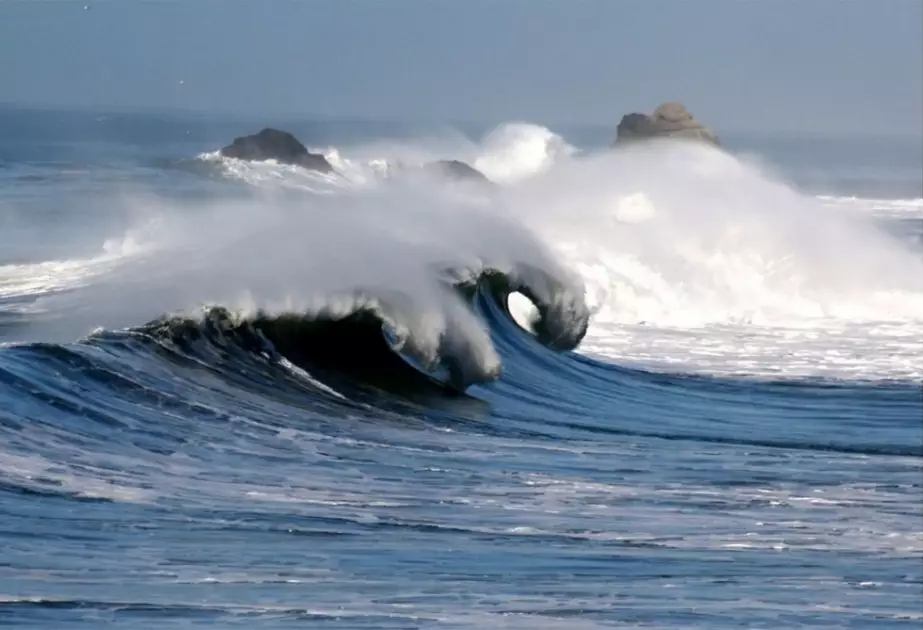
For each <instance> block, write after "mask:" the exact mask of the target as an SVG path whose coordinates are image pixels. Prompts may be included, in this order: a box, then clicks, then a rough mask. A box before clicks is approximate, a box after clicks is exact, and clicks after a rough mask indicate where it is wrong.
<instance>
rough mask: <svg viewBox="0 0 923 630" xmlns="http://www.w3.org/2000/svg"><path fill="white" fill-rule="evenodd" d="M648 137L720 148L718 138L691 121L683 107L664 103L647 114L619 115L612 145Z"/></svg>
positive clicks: (693, 119) (690, 116)
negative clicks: (672, 139)
mask: <svg viewBox="0 0 923 630" xmlns="http://www.w3.org/2000/svg"><path fill="white" fill-rule="evenodd" d="M652 138H676V139H680V140H695V141H699V142H706V143H708V144H712V145H715V146H721V143H720V142H719V140H718V137H717V136H716V135H715V134H714V133H713V132H712V131H711V130H710V129H708V128H707V127H705V126H704V125H703V124H702V123H700V122H699V121H697V120H696V119H695V118H693V117H692V114H690V113H689V110H688V109H686V108H685V106H683V105H682V104H681V103H676V102H670V103H664V104H663V105H661V106H660V107H658V108H657V109H655V110H654V113H653V114H650V115H648V114H639V113H632V114H627V115H626V116H623V117H622V120H621V122H619V126H618V135H617V137H616V139H615V143H616V144H623V143H625V142H635V141H638V140H649V139H652Z"/></svg>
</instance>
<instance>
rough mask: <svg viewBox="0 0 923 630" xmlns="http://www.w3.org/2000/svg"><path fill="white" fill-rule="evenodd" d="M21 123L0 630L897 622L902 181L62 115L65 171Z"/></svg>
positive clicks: (914, 377) (903, 553)
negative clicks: (272, 150)
mask: <svg viewBox="0 0 923 630" xmlns="http://www.w3.org/2000/svg"><path fill="white" fill-rule="evenodd" d="M43 116H47V114H44V115H43V114H36V113H28V112H26V113H23V112H13V113H11V112H5V111H2V110H0V122H3V123H4V124H5V125H7V126H9V127H10V128H12V129H15V133H16V134H18V135H16V136H15V138H16V139H17V140H16V142H17V144H16V146H21V147H28V151H24V152H23V153H21V154H20V153H17V152H15V151H14V152H12V153H9V154H8V153H2V154H0V158H2V162H0V181H2V182H3V184H4V186H3V187H0V190H2V191H4V192H0V212H2V215H0V216H2V217H3V220H4V222H5V223H4V226H5V228H8V229H4V231H3V233H2V234H3V236H0V239H2V248H0V344H2V345H0V506H2V507H0V514H2V516H0V524H2V527H0V545H2V548H3V549H4V555H3V561H2V562H0V616H2V617H3V618H4V619H7V620H9V621H10V622H11V623H13V624H14V625H36V626H54V627H65V626H70V625H74V624H80V623H84V624H94V625H96V624H99V623H100V620H104V622H105V623H106V624H109V625H112V626H115V627H126V628H127V627H197V626H202V627H215V626H219V627H225V626H231V625H240V624H244V625H248V626H256V627H267V628H285V627H293V626H295V625H303V624H304V623H305V622H308V623H311V624H313V626H315V627H322V628H347V627H348V628H408V627H415V628H443V627H454V628H494V627H502V628H530V629H531V628H596V627H627V626H637V627H689V628H739V627H743V626H748V627H749V626H759V627H781V626H785V627H789V626H798V627H811V626H822V625H830V624H833V625H836V626H842V627H871V626H874V625H875V624H885V623H886V624H888V625H889V626H892V625H893V626H895V627H908V628H910V627H916V626H918V625H919V621H920V614H919V610H920V606H921V604H923V601H921V599H920V584H921V583H923V572H921V569H920V567H921V566H923V564H921V562H920V560H921V559H923V536H921V533H920V530H919V509H918V506H919V501H920V500H921V499H923V484H921V482H920V473H921V470H923V425H921V423H920V419H921V418H923V389H921V386H920V379H921V377H923V246H921V245H923V238H921V237H923V205H921V204H923V202H921V200H920V199H918V198H916V197H911V198H908V197H907V186H906V185H905V184H906V182H903V183H902V186H901V187H900V189H899V190H896V191H895V193H894V196H893V197H887V196H883V195H882V194H880V193H881V191H882V190H885V191H886V190H887V182H886V181H881V182H878V183H877V184H876V186H875V187H874V189H875V190H876V195H877V196H875V197H866V196H863V194H862V192H861V191H856V190H853V189H850V188H849V187H845V188H842V187H840V188H838V187H832V188H830V189H826V190H822V191H821V192H820V194H817V193H816V192H815V191H812V192H810V193H807V192H804V190H805V187H804V186H802V185H801V184H796V183H792V182H797V181H798V179H799V177H798V173H795V174H794V175H792V174H789V173H788V172H787V171H786V168H788V164H789V163H788V162H785V161H782V162H781V163H771V160H770V161H769V163H771V165H769V163H767V159H766V158H765V157H764V158H759V159H758V158H757V157H756V156H754V155H752V154H751V153H747V154H733V153H723V152H719V151H717V150H714V149H711V148H705V147H698V146H690V145H685V144H679V145H677V144H653V145H648V146H634V147H631V148H629V149H625V150H618V151H609V150H602V149H599V150H594V149H592V147H590V146H582V145H581V143H580V142H578V141H577V140H570V139H569V138H570V135H569V134H563V135H562V134H559V133H556V132H555V131H553V130H550V129H547V128H544V127H540V126H537V125H532V124H527V123H520V122H517V123H510V124H507V125H501V126H499V127H497V128H495V129H492V130H482V131H483V133H478V134H473V135H471V134H468V135H465V134H462V133H460V132H457V131H451V130H449V131H445V130H437V131H427V132H425V133H417V134H413V133H405V132H404V130H390V131H388V130H384V131H382V130H381V129H377V128H371V127H362V126H350V125H345V126H342V127H337V126H335V125H334V126H324V125H320V124H313V123H312V124H306V125H305V127H304V129H302V130H299V129H293V131H296V132H297V134H298V135H299V136H300V137H302V138H303V139H305V140H307V141H308V142H309V144H313V145H314V147H313V148H314V150H319V151H323V152H324V153H325V154H326V155H327V157H328V160H329V161H330V162H331V164H333V165H334V167H335V169H336V173H334V174H332V175H318V174H315V173H311V172H308V171H304V170H302V169H298V168H294V167H286V166H282V165H278V164H274V163H248V162H241V161H239V160H227V159H223V158H220V157H219V156H218V155H217V154H215V153H213V152H211V150H212V149H213V148H214V147H215V146H220V145H221V144H222V143H223V142H224V141H226V140H227V139H228V138H230V137H233V136H234V135H235V133H236V132H237V131H239V129H238V128H237V127H233V126H231V125H230V123H228V125H229V127H228V128H227V129H224V128H222V126H221V124H218V123H217V122H211V123H209V124H204V123H201V124H200V123H198V122H196V121H195V120H192V119H184V120H177V121H173V122H164V121H159V122H156V123H155V122H153V121H145V120H144V119H143V118H137V117H136V118H132V117H128V118H124V119H122V118H116V119H112V118H107V117H101V118H100V119H99V120H96V119H95V118H94V119H92V120H90V121H84V123H83V125H84V127H80V128H90V129H95V130H96V131H95V132H94V133H90V132H86V133H87V135H88V137H87V138H83V137H82V136H81V137H80V138H75V139H71V144H70V145H69V146H71V147H73V146H77V147H80V146H82V144H81V143H84V142H87V143H88V147H87V150H86V152H85V153H86V157H85V158H84V157H81V159H80V160H75V159H73V154H72V153H71V154H69V158H68V160H69V161H65V160H63V159H62V158H61V156H60V155H59V154H58V151H59V148H56V147H59V144H57V142H59V141H60V140H61V139H60V138H59V139H56V141H55V142H52V141H51V140H50V139H49V138H46V137H45V136H44V135H43V134H46V133H47V130H48V129H49V127H48V125H47V124H46V122H47V121H44V119H43ZM92 125H96V127H93V126H92ZM70 127H73V128H78V127H79V126H78V125H76V124H74V125H70ZM30 129H31V130H32V131H29V130H30ZM58 130H59V131H60V130H61V129H60V127H58ZM610 131H611V130H607V131H606V133H607V134H608V133H609V132H610ZM30 134H31V135H30ZM209 134H217V136H215V137H213V136H211V135H209ZM574 135H575V136H579V135H580V134H574ZM100 138H104V139H105V142H102V143H100V140H99V139H100ZM476 138H480V139H476ZM608 139H609V138H608V137H607V138H605V139H604V140H603V141H600V142H599V143H597V144H599V145H602V144H605V143H607V142H608ZM91 140H92V141H91ZM139 146H142V147H144V150H143V151H142V152H141V153H142V156H141V157H139V156H138V149H137V147H139ZM729 146H733V143H729ZM812 148H813V149H814V153H813V154H816V153H818V150H817V147H812ZM70 150H71V151H73V149H70ZM876 150H879V151H880V147H878V148H877V149H876ZM100 154H102V157H100ZM901 155H904V154H903V153H902V154H901ZM437 159H460V160H464V161H466V162H467V163H468V164H471V165H472V166H475V167H476V168H478V169H479V170H481V172H483V173H484V174H485V175H486V176H487V177H488V178H490V179H491V180H492V182H493V183H492V184H487V185H483V184H481V183H478V182H467V181H454V180H450V179H447V178H444V177H441V176H440V175H439V174H438V172H433V171H430V170H426V169H421V168H419V167H421V166H423V165H425V164H427V163H428V162H431V161H432V160H437ZM844 161H848V160H847V158H846V157H844V156H843V155H842V151H837V154H836V159H835V160H832V161H831V162H830V164H833V166H830V167H829V168H830V169H833V170H832V172H829V173H827V172H823V173H822V174H823V179H825V180H829V181H837V182H843V181H853V180H854V179H855V178H854V177H853V176H852V173H853V170H849V169H847V170H848V172H847V173H845V174H844V173H841V172H839V171H837V170H836V169H837V168H840V166H838V165H841V164H843V163H844ZM794 164H795V166H796V167H797V168H801V166H802V163H801V162H795V163H794ZM825 164H827V162H824V161H821V162H819V163H817V164H813V165H812V168H813V169H814V171H823V168H824V165H825ZM911 166H912V165H911ZM850 168H852V167H850ZM900 169H902V170H900ZM900 169H898V170H896V171H889V172H905V171H906V172H910V171H911V170H912V169H911V168H910V166H908V165H906V164H902V165H900ZM884 170H887V169H884ZM812 176H816V172H815V173H813V174H812ZM815 179H816V177H815ZM863 185H865V184H863ZM741 567H744V569H742V568H741ZM728 585H732V586H733V588H728ZM741 593H745V594H746V597H741ZM651 601H657V602H658V605H657V606H653V607H652V606H650V602H651ZM818 601H822V602H823V603H824V607H823V608H822V609H819V608H818V607H817V602H818ZM692 602H694V603H695V606H694V607H693V606H692V605H691V603H692Z"/></svg>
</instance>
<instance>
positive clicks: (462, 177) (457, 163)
mask: <svg viewBox="0 0 923 630" xmlns="http://www.w3.org/2000/svg"><path fill="white" fill-rule="evenodd" d="M423 169H424V170H425V171H428V172H430V173H438V174H440V175H443V176H444V177H448V178H450V179H454V180H458V181H474V182H484V183H489V182H490V180H489V179H488V178H487V176H486V175H484V173H482V172H481V171H479V170H477V169H476V168H474V167H473V166H471V165H470V164H468V163H466V162H462V161H461V160H436V161H435V162H430V163H429V164H426V165H425V166H424V167H423Z"/></svg>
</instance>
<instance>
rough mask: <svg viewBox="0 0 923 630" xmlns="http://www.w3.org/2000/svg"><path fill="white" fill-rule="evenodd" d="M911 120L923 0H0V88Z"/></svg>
mask: <svg viewBox="0 0 923 630" xmlns="http://www.w3.org/2000/svg"><path fill="white" fill-rule="evenodd" d="M667 100H679V101H682V102H683V103H685V104H686V105H687V106H688V107H689V109H690V110H691V111H692V112H693V114H694V115H695V116H696V117H697V118H698V119H700V120H702V121H703V122H705V123H706V124H708V125H710V126H713V127H715V128H718V129H722V130H745V131H767V132H817V133H837V134H854V133H855V134H858V135H865V134H887V135H913V136H921V135H923V0H696V1H694V2H692V1H686V0H555V1H552V0H413V1H411V0H361V1H360V0H304V1H302V0H146V1H144V0H73V1H71V0H0V102H6V103H18V104H29V105H40V106H45V107H67V108H74V107H75V108H87V109H95V110H98V111H126V110H127V111H151V110H164V109H180V110H195V111H206V112H215V113H218V112H221V113H236V114H247V115H251V114H253V115H259V114H273V115H280V114H283V115H289V114H295V115H299V116H305V117H308V116H319V117H325V118H327V117H330V118H341V119H342V118H362V119H378V120H403V121H413V120H426V121H437V122H439V121H444V122H448V121H477V122H500V121H508V120H528V121H534V122H543V123H546V124H549V123H554V122H559V123H562V124H612V125H615V124H616V123H617V122H618V120H619V118H620V117H621V116H622V115H623V114H625V113H628V112H631V111H651V110H653V109H654V108H655V107H656V106H657V105H658V104H659V103H661V102H663V101H667Z"/></svg>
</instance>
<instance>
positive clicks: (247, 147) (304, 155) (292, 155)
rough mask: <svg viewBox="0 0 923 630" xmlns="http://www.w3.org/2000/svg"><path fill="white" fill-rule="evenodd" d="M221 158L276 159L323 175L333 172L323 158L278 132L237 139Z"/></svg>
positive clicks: (266, 132) (283, 133)
mask: <svg viewBox="0 0 923 630" xmlns="http://www.w3.org/2000/svg"><path fill="white" fill-rule="evenodd" d="M221 155H223V156H225V157H231V158H237V159H239V160H254V161H256V160H277V161H278V162H280V163H282V164H292V165H295V166H302V167H304V168H308V169H311V170H315V171H320V172H322V173H329V172H330V171H332V170H333V167H332V166H331V165H330V163H329V162H328V161H327V158H325V157H324V156H323V155H320V154H317V153H310V152H309V151H308V150H307V149H306V148H305V146H304V145H303V144H301V142H299V141H298V139H297V138H296V137H295V136H293V135H292V134H290V133H288V132H287V131H280V130H278V129H270V128H267V129H263V130H262V131H260V132H259V133H257V134H254V135H251V136H242V137H240V138H234V141H233V142H232V143H231V144H229V145H228V146H226V147H224V148H223V149H221Z"/></svg>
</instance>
